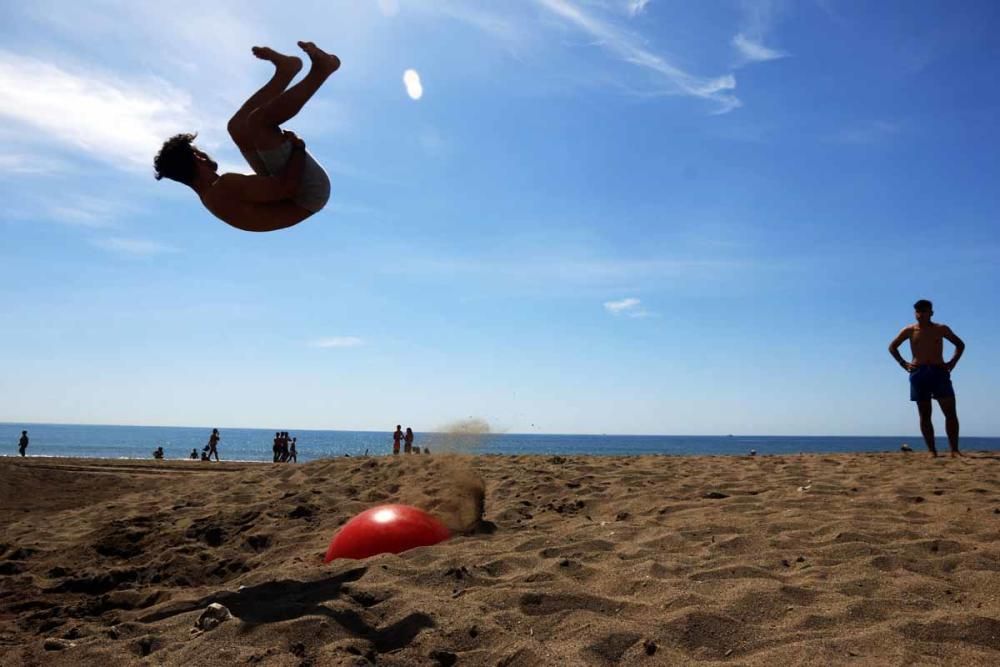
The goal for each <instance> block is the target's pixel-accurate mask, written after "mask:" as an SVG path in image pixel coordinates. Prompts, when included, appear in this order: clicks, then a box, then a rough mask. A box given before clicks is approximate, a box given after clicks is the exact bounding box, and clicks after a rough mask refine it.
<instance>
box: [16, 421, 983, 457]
mask: <svg viewBox="0 0 1000 667" xmlns="http://www.w3.org/2000/svg"><path fill="white" fill-rule="evenodd" d="M22 429H24V430H27V431H28V437H29V438H30V439H31V443H30V444H29V446H28V456H77V457H88V458H128V459H149V458H152V455H153V450H154V449H156V447H158V446H159V447H163V450H164V454H165V457H166V458H168V459H186V458H188V456H189V455H190V454H191V450H192V449H196V450H198V452H201V449H202V448H203V447H204V446H205V443H206V442H207V441H208V436H209V435H210V434H211V431H212V430H211V429H210V428H200V427H199V428H193V427H174V426H94V425H73V424H0V455H3V456H16V455H17V441H18V438H19V437H20V436H21V430H22ZM219 432H220V433H221V435H222V440H221V442H220V443H219V455H220V456H221V457H222V459H223V460H230V461H270V460H271V442H272V440H273V438H274V431H271V430H267V429H256V428H220V429H219ZM290 433H291V435H292V436H294V437H297V438H298V441H297V449H298V455H299V461H300V462H302V461H311V460H314V459H318V458H327V457H331V456H343V455H345V454H349V455H351V456H359V455H363V454H364V453H365V452H366V451H367V452H368V453H369V454H370V455H373V456H374V455H383V454H390V453H391V452H392V433H391V432H390V431H381V432H379V431H306V430H300V431H290ZM942 435H943V434H942ZM904 442H905V443H909V445H910V446H911V447H912V448H913V449H914V451H917V452H920V451H924V444H923V440H922V439H921V437H920V436H919V435H916V436H914V435H909V436H888V437H887V436H870V437H868V436H838V437H825V436H741V435H731V436H714V435H692V436H686V435H540V434H519V433H503V434H487V435H461V434H442V433H416V437H415V439H414V445H417V446H419V447H421V448H423V447H430V449H431V451H432V453H433V452H443V451H455V450H458V451H463V452H467V453H476V454H562V455H573V454H596V455H635V454H666V455H694V454H713V455H717V454H721V455H745V454H747V453H748V452H749V451H750V450H751V449H755V450H757V454H758V455H768V454H798V453H800V452H805V453H838V452H884V451H898V450H899V446H900V445H901V444H902V443H904ZM947 449H948V443H947V441H946V440H945V439H944V438H943V437H939V438H938V451H942V452H943V451H947ZM962 449H963V450H965V451H975V450H1000V438H973V437H969V438H962Z"/></svg>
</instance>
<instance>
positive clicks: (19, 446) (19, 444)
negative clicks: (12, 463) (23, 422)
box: [17, 431, 28, 456]
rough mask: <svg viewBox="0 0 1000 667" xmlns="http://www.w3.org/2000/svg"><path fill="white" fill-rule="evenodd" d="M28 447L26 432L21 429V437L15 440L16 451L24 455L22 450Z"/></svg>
mask: <svg viewBox="0 0 1000 667" xmlns="http://www.w3.org/2000/svg"><path fill="white" fill-rule="evenodd" d="M27 449H28V432H27V431H21V439H20V440H18V441H17V451H18V452H19V453H20V454H21V456H24V452H25V451H27Z"/></svg>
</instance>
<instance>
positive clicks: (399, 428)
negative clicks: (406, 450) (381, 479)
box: [392, 424, 403, 455]
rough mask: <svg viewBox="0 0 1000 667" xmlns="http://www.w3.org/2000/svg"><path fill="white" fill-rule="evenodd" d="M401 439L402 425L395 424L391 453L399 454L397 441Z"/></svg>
mask: <svg viewBox="0 0 1000 667" xmlns="http://www.w3.org/2000/svg"><path fill="white" fill-rule="evenodd" d="M402 439H403V427H402V426H400V425H399V424H396V432H395V433H393V434H392V453H393V455H396V454H399V441H400V440H402Z"/></svg>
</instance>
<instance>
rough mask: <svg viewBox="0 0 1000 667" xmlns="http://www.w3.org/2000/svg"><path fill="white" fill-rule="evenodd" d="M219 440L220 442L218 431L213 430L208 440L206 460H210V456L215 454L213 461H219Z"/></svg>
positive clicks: (220, 437)
mask: <svg viewBox="0 0 1000 667" xmlns="http://www.w3.org/2000/svg"><path fill="white" fill-rule="evenodd" d="M219 440H222V436H221V435H219V429H217V428H213V429H212V435H211V436H209V438H208V460H209V461H211V460H212V454H215V460H216V461H218V460H219Z"/></svg>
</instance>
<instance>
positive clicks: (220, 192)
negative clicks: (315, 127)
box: [153, 42, 340, 232]
mask: <svg viewBox="0 0 1000 667" xmlns="http://www.w3.org/2000/svg"><path fill="white" fill-rule="evenodd" d="M299 47H300V48H301V49H302V50H303V51H305V52H306V54H307V55H308V56H309V59H310V60H311V61H312V66H311V68H310V70H309V73H308V74H306V76H305V78H303V79H302V80H301V81H299V82H298V83H297V84H295V85H294V86H291V87H288V84H290V83H291V81H292V79H294V78H295V75H296V74H298V72H299V70H300V69H302V61H301V60H300V59H299V58H296V57H295V56H286V55H283V54H281V53H278V52H277V51H274V50H273V49H270V48H267V47H260V46H255V47H254V48H253V49H252V51H253V54H254V55H255V56H257V57H258V58H260V59H261V60H267V61H269V62H271V63H273V64H274V68H275V69H274V76H272V77H271V80H270V81H268V82H267V83H266V84H264V87H263V88H261V89H260V90H258V91H257V92H256V93H254V94H253V95H252V96H251V97H250V99H248V100H247V101H246V102H245V103H244V104H243V106H242V107H240V110H239V111H237V112H236V115H234V116H233V117H232V118H231V119H230V121H229V124H228V126H227V129H228V130H229V135H230V136H231V137H232V138H233V141H235V142H236V146H237V147H238V148H239V149H240V153H242V154H243V157H244V158H246V161H247V162H248V163H249V164H250V167H251V168H253V171H254V174H255V175H253V176H247V175H244V174H222V175H221V176H220V175H219V173H218V172H217V169H218V167H219V165H218V164H217V163H216V162H215V161H214V160H212V158H210V157H209V156H208V155H206V154H205V153H204V152H203V151H201V150H200V149H198V148H197V147H195V146H194V145H193V143H192V142H193V141H194V139H195V137H196V135H194V134H178V135H176V136H173V137H171V138H170V139H168V140H167V141H166V142H165V143H164V144H163V147H162V148H161V149H160V152H159V153H158V154H157V156H156V158H155V160H154V161H153V165H154V167H155V168H156V179H157V180H159V179H161V178H164V177H166V178H169V179H172V180H175V181H178V182H180V183H184V184H185V185H187V186H189V187H190V188H191V189H192V190H194V191H195V192H196V193H197V194H198V197H199V198H200V199H201V203H202V204H204V205H205V208H207V209H208V210H209V211H210V212H211V213H212V214H213V215H215V216H216V217H217V218H219V219H221V220H223V221H224V222H227V223H229V224H230V225H232V226H233V227H236V228H238V229H243V230H246V231H250V232H269V231H273V230H276V229H283V228H285V227H291V226H292V225H295V224H297V223H299V222H302V221H303V220H305V219H306V218H308V217H309V216H311V215H312V214H313V213H316V212H318V211H319V210H320V209H322V208H323V206H325V205H326V202H327V200H328V199H329V198H330V180H329V178H328V177H327V175H326V172H325V171H324V170H323V168H322V167H321V166H320V165H319V164H318V163H317V162H316V160H314V159H313V157H312V156H311V155H310V154H309V153H308V152H306V150H305V143H303V141H302V140H301V139H299V138H298V137H296V136H295V134H294V133H292V132H288V131H283V130H282V129H281V124H282V123H285V122H287V121H288V120H289V119H291V118H293V117H294V116H295V115H296V114H297V113H298V112H299V111H300V110H301V109H302V106H303V105H304V104H305V103H306V102H307V101H308V100H309V98H311V97H312V96H313V94H314V93H315V92H316V91H317V90H319V88H320V86H322V85H323V82H324V81H326V80H327V78H328V77H329V76H330V75H331V74H333V73H334V72H336V71H337V69H338V68H339V67H340V59H339V58H337V56H335V55H333V54H329V53H326V52H324V51H322V50H320V48H319V47H317V46H316V45H315V44H313V43H312V42H299Z"/></svg>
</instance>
